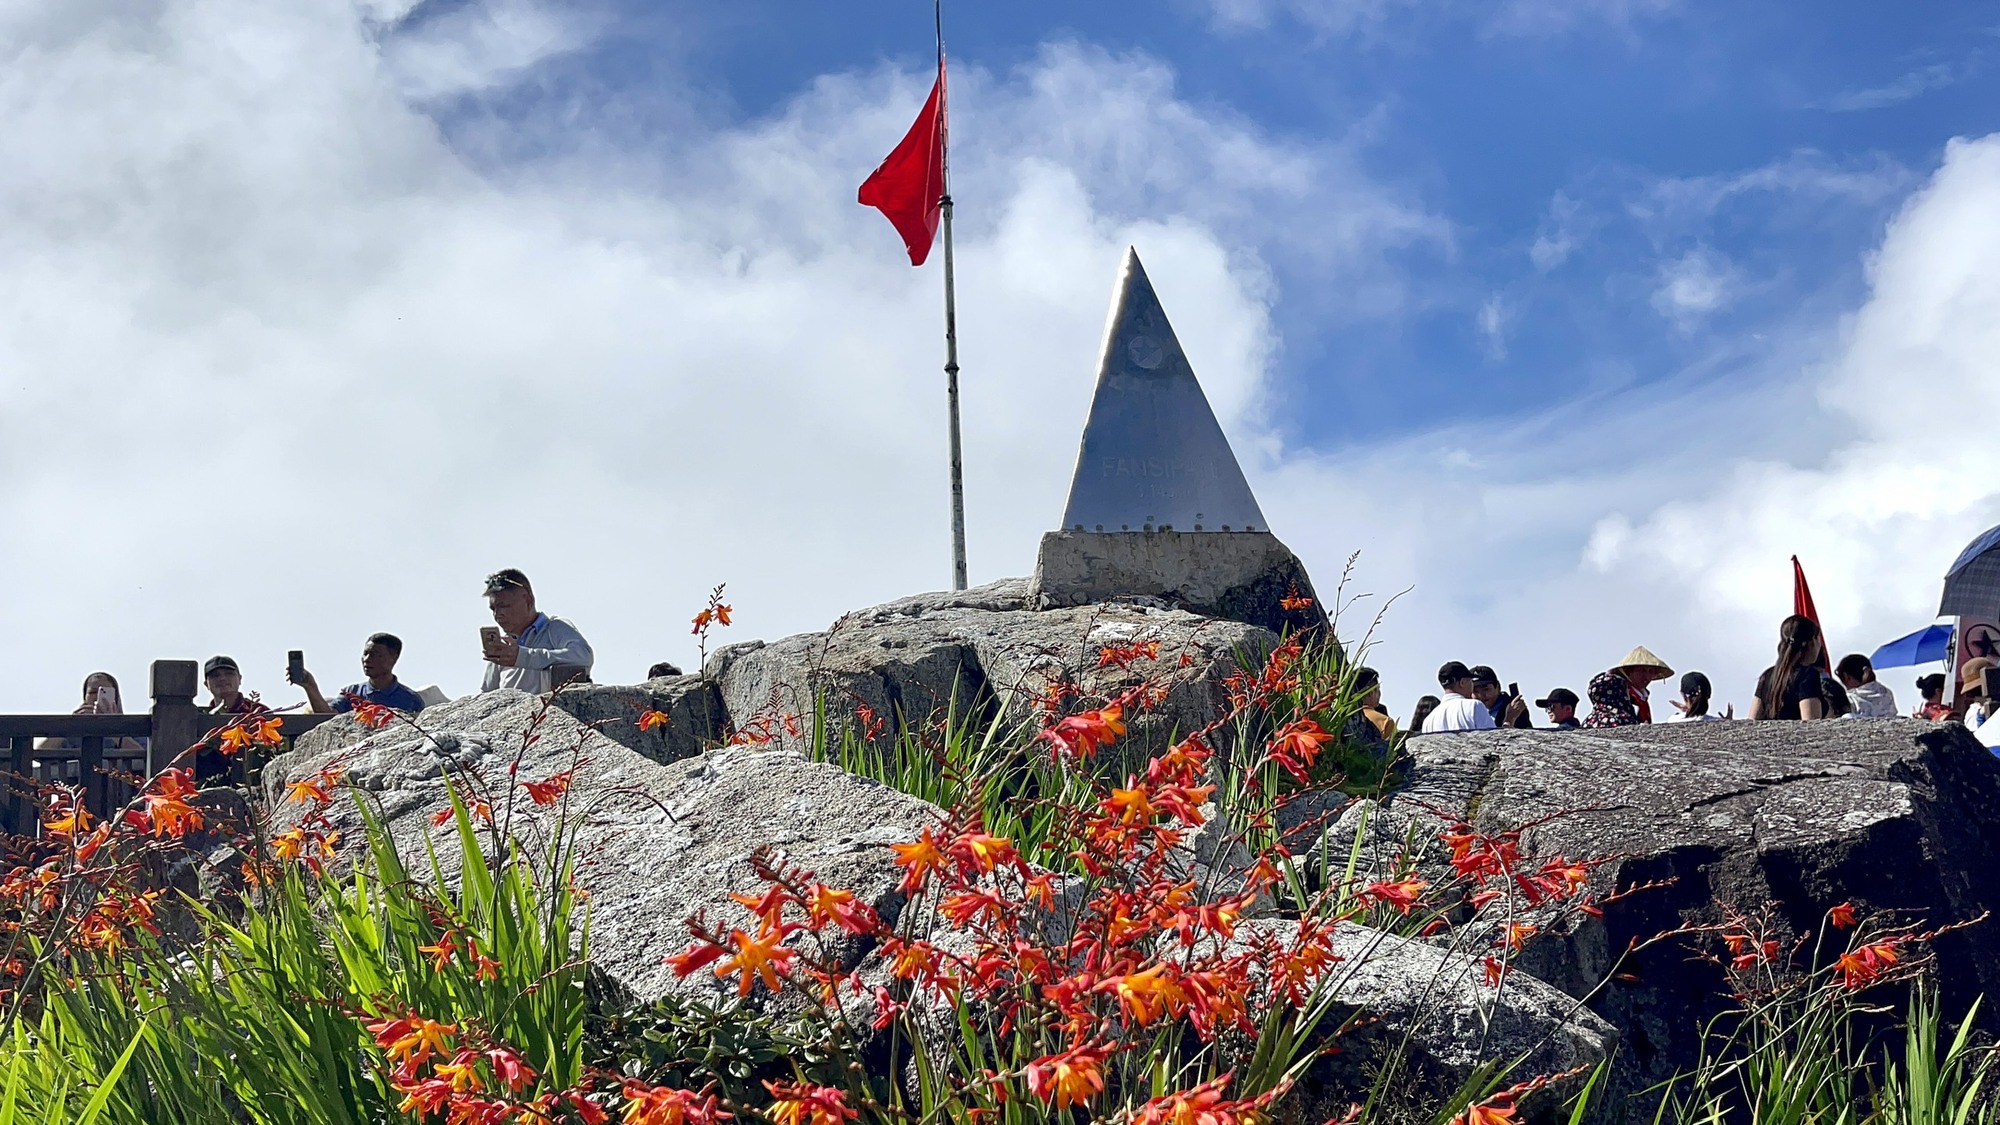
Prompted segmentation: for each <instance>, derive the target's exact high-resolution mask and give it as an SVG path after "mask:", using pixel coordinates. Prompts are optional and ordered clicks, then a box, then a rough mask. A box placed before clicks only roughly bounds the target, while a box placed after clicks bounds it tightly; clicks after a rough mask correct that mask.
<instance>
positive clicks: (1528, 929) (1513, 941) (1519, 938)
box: [1507, 922, 1539, 953]
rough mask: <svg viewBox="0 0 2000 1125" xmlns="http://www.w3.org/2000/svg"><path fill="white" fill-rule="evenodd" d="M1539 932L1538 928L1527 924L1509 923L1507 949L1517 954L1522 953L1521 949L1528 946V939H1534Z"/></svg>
mask: <svg viewBox="0 0 2000 1125" xmlns="http://www.w3.org/2000/svg"><path fill="white" fill-rule="evenodd" d="M1537 932H1539V931H1538V929H1537V927H1535V926H1532V925H1530V924H1528V923H1526V922H1509V923H1507V948H1509V949H1512V950H1514V951H1515V952H1516V953H1518V952H1520V950H1521V947H1522V946H1523V945H1526V944H1527V943H1528V939H1529V938H1531V937H1534V936H1535V934H1536V933H1537Z"/></svg>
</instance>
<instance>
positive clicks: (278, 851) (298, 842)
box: [271, 828, 306, 863]
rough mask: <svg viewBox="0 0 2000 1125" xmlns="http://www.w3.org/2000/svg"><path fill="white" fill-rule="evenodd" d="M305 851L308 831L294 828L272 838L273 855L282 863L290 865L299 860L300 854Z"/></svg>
mask: <svg viewBox="0 0 2000 1125" xmlns="http://www.w3.org/2000/svg"><path fill="white" fill-rule="evenodd" d="M305 849H306V830H305V829H303V828H293V829H291V830H289V831H286V832H280V833H278V834H277V835H276V836H273V837H271V854H272V855H275V856H277V857H278V859H279V860H280V861H282V862H285V863H290V862H291V861H292V860H295V859H297V858H299V853H301V852H303V851H305Z"/></svg>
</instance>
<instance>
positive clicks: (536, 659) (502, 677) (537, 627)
mask: <svg viewBox="0 0 2000 1125" xmlns="http://www.w3.org/2000/svg"><path fill="white" fill-rule="evenodd" d="M486 607H487V608H488V609H489V610H491V611H492V613H493V624H492V625H489V626H487V627H486V628H484V629H481V630H480V631H479V644H480V649H481V651H482V652H483V653H484V654H485V656H486V678H485V679H484V680H483V681H482V682H481V684H480V687H479V690H480V691H496V690H498V689H500V688H516V689H518V690H520V691H526V692H533V693H536V694H540V693H541V692H545V691H551V690H553V689H555V688H558V687H561V686H562V685H561V684H558V683H555V682H554V680H555V677H554V676H553V675H552V674H551V673H550V671H549V670H550V669H551V668H553V667H555V666H557V665H561V666H563V667H566V668H581V669H582V670H583V671H584V673H585V674H588V673H589V671H590V666H591V664H592V663H594V662H595V659H596V658H595V657H594V656H593V655H592V653H591V651H590V642H589V641H586V640H584V639H583V634H582V633H581V632H579V631H578V630H577V627H576V626H574V625H572V624H570V623H569V622H567V621H564V620H563V619H562V618H560V617H551V616H549V615H548V614H546V613H543V612H541V611H540V610H539V609H537V608H535V590H534V587H532V586H530V585H529V584H528V576H527V575H525V574H522V573H521V572H520V571H518V570H515V569H514V568H512V567H509V568H507V569H506V570H501V571H496V572H494V573H493V574H490V575H487V577H486Z"/></svg>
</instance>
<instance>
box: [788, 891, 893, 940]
mask: <svg viewBox="0 0 2000 1125" xmlns="http://www.w3.org/2000/svg"><path fill="white" fill-rule="evenodd" d="M806 917H807V920H808V921H810V922H811V923H812V926H813V928H814V929H818V928H820V927H822V926H825V925H827V924H829V923H833V924H836V925H838V926H839V927H840V928H841V929H843V930H846V931H847V932H848V933H850V934H866V933H873V932H874V930H875V928H876V925H877V924H878V923H879V922H880V921H881V919H880V917H879V916H877V915H876V913H875V908H874V907H872V906H869V905H868V904H867V903H865V902H858V901H856V900H855V897H854V892H853V891H841V890H835V889H834V888H832V887H829V886H827V885H826V884H825V883H815V884H813V885H812V887H811V888H810V889H809V890H807V891H806Z"/></svg>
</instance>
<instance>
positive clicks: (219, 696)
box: [194, 656, 270, 784]
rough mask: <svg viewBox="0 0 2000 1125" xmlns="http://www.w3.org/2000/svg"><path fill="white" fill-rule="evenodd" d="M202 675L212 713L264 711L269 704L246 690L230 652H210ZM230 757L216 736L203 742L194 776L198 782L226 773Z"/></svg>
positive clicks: (195, 759) (242, 713)
mask: <svg viewBox="0 0 2000 1125" xmlns="http://www.w3.org/2000/svg"><path fill="white" fill-rule="evenodd" d="M201 679H202V682H203V683H204V684H206V685H207V686H208V694H209V701H208V713H209V714H211V715H261V714H264V713H265V712H268V711H269V710H270V708H269V707H266V706H264V705H263V704H262V703H259V702H257V701H256V700H255V699H253V698H251V697H250V696H247V695H245V694H243V670H242V669H241V668H238V667H237V666H236V661H235V659H234V658H232V657H227V656H211V657H209V658H208V663H206V664H203V665H202V666H201ZM228 773H229V758H228V757H227V756H226V755H224V754H223V753H222V749H221V747H220V746H218V745H217V744H216V742H215V740H214V739H209V740H207V741H206V742H204V743H203V745H202V748H201V750H200V751H199V752H197V753H196V754H195V758H194V776H195V782H196V783H197V784H207V783H208V782H210V781H214V780H217V779H219V778H222V777H225V776H227V775H228Z"/></svg>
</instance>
